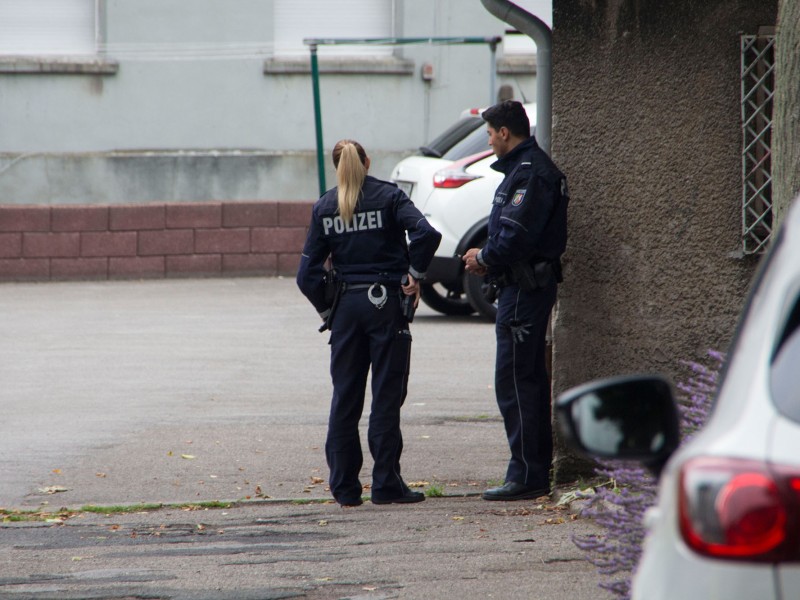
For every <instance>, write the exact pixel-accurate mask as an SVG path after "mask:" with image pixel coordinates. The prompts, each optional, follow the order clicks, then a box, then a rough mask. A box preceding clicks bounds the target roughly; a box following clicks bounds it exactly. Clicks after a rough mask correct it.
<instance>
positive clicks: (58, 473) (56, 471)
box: [53, 469, 61, 475]
mask: <svg viewBox="0 0 800 600" xmlns="http://www.w3.org/2000/svg"><path fill="white" fill-rule="evenodd" d="M53 473H55V474H56V475H61V469H53Z"/></svg>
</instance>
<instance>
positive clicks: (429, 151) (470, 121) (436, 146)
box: [419, 116, 485, 158]
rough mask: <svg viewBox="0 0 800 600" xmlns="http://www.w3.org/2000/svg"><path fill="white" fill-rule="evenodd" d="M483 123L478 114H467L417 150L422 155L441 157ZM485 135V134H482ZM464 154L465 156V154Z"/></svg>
mask: <svg viewBox="0 0 800 600" xmlns="http://www.w3.org/2000/svg"><path fill="white" fill-rule="evenodd" d="M482 124H483V119H481V118H480V117H478V116H468V117H464V118H462V119H459V120H458V121H456V122H455V123H453V124H452V125H451V126H450V127H448V128H447V129H445V130H444V131H443V132H442V133H441V134H439V135H438V136H437V137H436V138H434V140H433V141H431V142H430V143H428V144H426V145H425V146H421V147H420V149H419V151H420V153H422V155H423V156H433V157H434V158H442V156H443V155H444V154H445V152H447V151H448V150H450V149H451V148H452V147H453V146H454V145H455V144H457V143H458V142H460V141H461V140H463V139H464V138H465V137H468V136H469V134H470V133H473V132H474V131H475V130H476V129H478V128H479V127H480V126H481V125H482ZM484 135H485V134H484ZM464 156H467V155H466V154H465V155H464Z"/></svg>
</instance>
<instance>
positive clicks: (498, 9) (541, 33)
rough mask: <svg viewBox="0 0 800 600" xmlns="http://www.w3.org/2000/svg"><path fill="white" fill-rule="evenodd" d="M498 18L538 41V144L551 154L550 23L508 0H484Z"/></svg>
mask: <svg viewBox="0 0 800 600" xmlns="http://www.w3.org/2000/svg"><path fill="white" fill-rule="evenodd" d="M481 3H482V4H483V6H484V8H485V9H486V10H488V11H489V12H490V13H492V14H493V15H494V16H495V17H497V18H498V19H500V20H501V21H503V22H504V23H508V24H509V25H511V26H512V27H514V28H515V29H518V30H519V31H521V32H522V33H524V34H525V35H527V36H528V37H530V38H533V41H534V42H536V141H537V142H538V143H539V146H541V147H542V149H543V150H544V151H545V152H547V154H550V138H551V132H552V129H553V65H552V63H551V55H552V51H553V36H552V32H551V31H550V28H549V27H548V26H547V23H545V22H544V21H542V20H541V19H540V18H539V17H536V16H534V15H532V14H531V13H529V12H527V11H525V10H522V9H521V8H520V7H519V6H517V5H516V4H514V3H513V2H510V1H509V0H481Z"/></svg>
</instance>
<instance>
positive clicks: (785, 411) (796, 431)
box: [557, 199, 800, 600]
mask: <svg viewBox="0 0 800 600" xmlns="http://www.w3.org/2000/svg"><path fill="white" fill-rule="evenodd" d="M557 412H558V417H559V423H560V424H561V426H562V427H563V429H564V435H565V437H566V438H567V440H568V441H570V443H572V444H573V445H574V446H575V447H576V448H577V449H579V450H581V451H582V452H584V453H586V454H588V455H590V456H595V457H604V458H622V459H635V460H639V461H642V462H644V463H646V464H648V465H649V466H651V467H652V468H653V470H654V471H656V472H660V473H661V479H660V483H659V492H658V502H657V505H656V506H655V507H653V508H651V509H650V512H649V513H648V516H647V518H646V524H647V526H648V528H649V532H648V536H647V539H646V542H645V546H644V551H643V555H642V560H641V563H640V565H639V567H638V569H637V572H636V574H635V577H634V580H633V598H634V599H635V600H667V599H670V600H673V599H680V600H714V599H719V600H745V599H747V600H752V599H754V598H757V599H758V600H788V599H790V598H800V199H799V200H795V202H794V206H793V207H792V208H791V210H790V211H789V214H788V215H787V217H786V221H785V223H784V225H783V227H782V228H781V230H780V232H779V233H778V235H777V237H776V239H775V241H774V242H773V245H772V248H771V250H770V252H769V254H768V256H766V257H765V258H764V259H763V263H762V265H761V267H760V269H759V273H758V275H757V277H756V279H755V281H754V283H753V288H752V290H751V292H750V296H749V299H748V301H747V303H746V305H745V308H744V311H743V314H742V318H741V322H740V324H739V328H738V330H737V333H736V336H735V339H734V340H733V343H732V345H731V348H730V351H729V354H728V358H727V362H726V365H725V368H724V371H723V374H722V375H721V378H720V384H719V389H718V391H717V394H716V398H715V404H714V407H713V411H712V413H711V416H710V417H709V420H708V422H707V423H706V425H705V426H704V427H703V429H702V430H701V431H700V432H699V433H698V434H697V435H696V436H695V437H694V438H693V439H691V440H690V441H689V442H688V443H686V444H685V445H684V446H682V447H681V448H680V449H678V450H675V449H676V447H677V445H678V438H679V433H678V418H677V409H676V405H675V402H674V399H673V395H672V390H671V385H670V384H669V382H667V381H665V380H664V379H661V378H659V377H653V376H633V377H621V378H615V379H612V380H604V381H599V382H594V383H590V384H587V385H584V386H581V387H579V388H575V389H573V390H570V391H568V392H565V393H564V394H562V395H561V397H560V398H559V399H558V401H557ZM673 451H674V453H673ZM664 465H666V466H664ZM662 467H663V470H662Z"/></svg>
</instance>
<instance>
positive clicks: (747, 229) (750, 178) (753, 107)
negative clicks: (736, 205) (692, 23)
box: [741, 35, 775, 254]
mask: <svg viewBox="0 0 800 600" xmlns="http://www.w3.org/2000/svg"><path fill="white" fill-rule="evenodd" d="M741 48H742V138H743V144H742V187H743V189H742V249H743V251H744V253H745V254H761V253H763V252H765V251H766V249H767V245H768V244H769V241H770V237H771V236H772V158H771V147H772V98H773V95H774V94H775V36H774V35H757V36H756V35H745V36H742V41H741Z"/></svg>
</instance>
